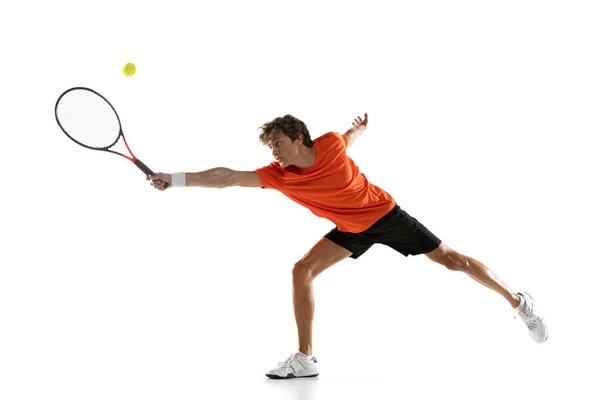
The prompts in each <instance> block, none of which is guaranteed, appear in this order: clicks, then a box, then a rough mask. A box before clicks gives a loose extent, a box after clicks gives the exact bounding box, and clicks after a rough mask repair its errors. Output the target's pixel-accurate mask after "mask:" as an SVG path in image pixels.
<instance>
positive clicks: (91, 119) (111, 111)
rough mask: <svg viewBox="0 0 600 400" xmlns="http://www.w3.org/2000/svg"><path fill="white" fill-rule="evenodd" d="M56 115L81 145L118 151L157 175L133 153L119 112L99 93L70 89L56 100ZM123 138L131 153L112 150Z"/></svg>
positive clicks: (65, 130) (84, 89)
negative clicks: (126, 138) (124, 132)
mask: <svg viewBox="0 0 600 400" xmlns="http://www.w3.org/2000/svg"><path fill="white" fill-rule="evenodd" d="M54 114H55V115H56V122H58V126H60V129H62V131H63V132H64V133H65V134H66V135H67V136H68V137H69V138H70V139H71V140H73V141H74V142H75V143H77V144H78V145H80V146H83V147H86V148H88V149H92V150H101V151H107V152H109V153H113V154H118V155H120V156H123V157H125V158H126V159H128V160H129V161H131V162H133V163H134V164H135V165H136V166H137V167H138V168H139V169H140V170H142V172H144V174H146V175H154V172H153V171H152V170H151V169H150V168H148V166H146V164H144V163H143V162H142V161H141V160H139V159H138V158H136V156H134V155H133V153H132V152H131V149H130V148H129V145H128V144H127V140H125V135H124V134H123V129H122V127H121V120H120V119H119V116H118V115H117V111H115V108H114V107H113V106H112V104H110V103H109V102H108V100H106V99H105V98H104V96H102V95H101V94H100V93H98V92H95V91H93V90H92V89H88V88H84V87H74V88H71V89H69V90H67V91H66V92H64V93H63V94H61V95H60V97H59V98H58V100H57V101H56V107H55V108H54ZM121 138H122V139H123V143H125V147H126V148H127V151H128V152H129V156H128V155H126V154H123V153H120V152H118V151H115V150H111V147H113V146H114V145H115V144H117V142H118V141H119V139H121ZM166 188H167V184H166V183H165V189H166Z"/></svg>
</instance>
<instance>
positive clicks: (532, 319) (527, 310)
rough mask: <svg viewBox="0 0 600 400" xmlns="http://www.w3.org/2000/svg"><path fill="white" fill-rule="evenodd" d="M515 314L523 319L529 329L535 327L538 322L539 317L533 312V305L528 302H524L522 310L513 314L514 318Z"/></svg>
mask: <svg viewBox="0 0 600 400" xmlns="http://www.w3.org/2000/svg"><path fill="white" fill-rule="evenodd" d="M517 316H518V317H521V318H522V319H523V321H524V322H525V325H527V328H528V329H529V330H533V329H535V328H537V326H538V323H539V322H540V317H537V316H536V315H534V314H533V307H530V306H529V305H528V304H525V307H523V310H521V311H519V313H518V314H517V315H515V319H516V318H517Z"/></svg>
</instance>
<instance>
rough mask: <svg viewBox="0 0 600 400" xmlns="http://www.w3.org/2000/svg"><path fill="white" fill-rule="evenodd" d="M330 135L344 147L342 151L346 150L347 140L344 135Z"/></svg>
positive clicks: (332, 133) (334, 133) (335, 133)
mask: <svg viewBox="0 0 600 400" xmlns="http://www.w3.org/2000/svg"><path fill="white" fill-rule="evenodd" d="M330 134H331V135H333V136H335V137H336V138H337V139H338V140H339V141H340V142H342V145H343V146H344V150H346V149H347V148H348V138H347V137H346V136H344V135H340V134H339V133H337V132H331V133H330Z"/></svg>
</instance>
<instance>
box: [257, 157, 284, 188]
mask: <svg viewBox="0 0 600 400" xmlns="http://www.w3.org/2000/svg"><path fill="white" fill-rule="evenodd" d="M254 172H256V175H258V179H260V182H261V183H262V186H261V187H262V188H263V189H281V188H282V187H283V169H282V168H281V167H280V166H279V164H278V163H277V162H272V163H271V164H269V165H267V166H266V167H262V168H258V169H256V170H254Z"/></svg>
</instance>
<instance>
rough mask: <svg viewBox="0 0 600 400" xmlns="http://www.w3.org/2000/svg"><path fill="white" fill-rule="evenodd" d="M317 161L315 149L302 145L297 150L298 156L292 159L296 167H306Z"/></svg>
mask: <svg viewBox="0 0 600 400" xmlns="http://www.w3.org/2000/svg"><path fill="white" fill-rule="evenodd" d="M315 161H317V150H316V149H315V148H314V146H313V147H306V146H302V147H301V148H300V150H299V151H298V156H297V157H296V159H295V160H294V163H293V164H292V165H294V166H295V167H296V168H300V169H307V168H310V167H312V166H313V164H314V163H315Z"/></svg>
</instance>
